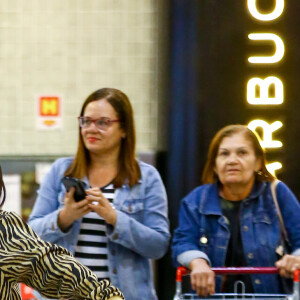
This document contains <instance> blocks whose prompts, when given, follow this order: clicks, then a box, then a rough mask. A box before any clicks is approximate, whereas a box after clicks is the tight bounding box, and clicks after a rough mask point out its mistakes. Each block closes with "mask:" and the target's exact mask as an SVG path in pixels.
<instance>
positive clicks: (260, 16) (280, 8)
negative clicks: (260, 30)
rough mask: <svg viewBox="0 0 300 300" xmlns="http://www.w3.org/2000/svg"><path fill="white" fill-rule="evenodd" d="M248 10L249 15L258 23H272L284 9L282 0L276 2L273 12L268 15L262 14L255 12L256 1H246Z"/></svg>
mask: <svg viewBox="0 0 300 300" xmlns="http://www.w3.org/2000/svg"><path fill="white" fill-rule="evenodd" d="M247 4H248V9H249V11H250V13H251V15H252V16H253V17H254V18H255V19H257V20H260V21H272V20H275V19H277V18H278V17H279V16H280V15H281V14H282V12H283V9H284V0H276V4H275V8H274V10H273V11H272V12H271V13H269V14H262V13H260V12H259V11H258V10H257V7H256V0H248V1H247Z"/></svg>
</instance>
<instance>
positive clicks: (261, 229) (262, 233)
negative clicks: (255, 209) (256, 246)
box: [253, 212, 272, 246]
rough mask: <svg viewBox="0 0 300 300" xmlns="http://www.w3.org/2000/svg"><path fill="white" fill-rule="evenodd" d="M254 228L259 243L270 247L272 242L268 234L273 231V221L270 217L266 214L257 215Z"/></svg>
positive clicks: (254, 219)
mask: <svg viewBox="0 0 300 300" xmlns="http://www.w3.org/2000/svg"><path fill="white" fill-rule="evenodd" d="M253 226H254V234H255V236H256V237H257V239H258V241H259V243H260V244H261V245H265V246H266V245H268V244H269V242H270V241H269V240H268V238H266V237H268V236H269V234H268V233H269V231H270V230H272V228H271V227H272V221H271V219H270V217H269V216H268V215H267V214H266V213H264V212H262V213H258V214H256V215H255V216H253Z"/></svg>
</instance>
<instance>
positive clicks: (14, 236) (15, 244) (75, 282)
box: [0, 211, 124, 300]
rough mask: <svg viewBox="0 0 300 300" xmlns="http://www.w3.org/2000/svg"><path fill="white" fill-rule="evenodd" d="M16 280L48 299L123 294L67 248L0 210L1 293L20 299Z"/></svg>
mask: <svg viewBox="0 0 300 300" xmlns="http://www.w3.org/2000/svg"><path fill="white" fill-rule="evenodd" d="M19 282H23V283H25V284H26V285H28V286H30V287H32V288H34V289H36V290H38V291H39V292H40V293H41V294H42V295H43V296H45V297H48V298H67V299H74V300H75V299H78V300H79V299H81V300H83V299H95V300H107V299H110V298H111V297H114V296H120V297H121V298H122V299H124V296H123V295H122V293H121V292H120V290H119V289H117V288H116V287H114V286H112V285H111V284H110V282H109V281H108V280H102V281H100V282H98V281H97V277H96V276H95V275H94V274H93V273H92V272H91V271H90V270H89V269H88V268H87V267H85V266H83V265H82V264H81V263H79V262H78V261H77V260H76V259H75V258H74V257H73V256H72V255H71V254H70V253H69V252H68V251H67V250H66V249H64V248H62V247H59V246H57V245H55V244H51V243H48V242H44V241H43V240H41V239H40V238H39V237H38V236H37V235H36V234H35V232H34V231H33V230H32V229H31V228H30V227H29V226H28V225H27V224H26V223H25V222H24V221H23V220H22V219H21V217H19V216H18V215H17V214H15V213H12V212H5V211H0V295H1V299H5V300H21V296H20V291H19Z"/></svg>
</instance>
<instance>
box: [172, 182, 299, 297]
mask: <svg viewBox="0 0 300 300" xmlns="http://www.w3.org/2000/svg"><path fill="white" fill-rule="evenodd" d="M276 194H277V198H278V199H277V200H278V203H279V206H280V209H281V213H282V217H283V219H284V223H285V227H286V231H287V234H288V238H289V241H290V243H291V246H292V251H293V254H295V255H300V221H299V220H300V219H299V218H300V204H299V202H298V200H297V199H296V197H295V196H294V195H293V193H292V192H291V191H290V190H289V188H288V187H287V186H286V185H285V184H284V183H283V182H280V183H279V184H278V185H277V189H276ZM227 224H228V221H227V219H226V218H225V217H224V216H223V215H222V209H221V207H220V200H219V192H218V185H217V184H206V185H202V186H200V187H198V188H196V189H195V190H193V191H192V192H191V193H190V194H189V195H187V196H186V197H185V198H184V199H183V200H182V204H181V208H180V212H179V226H178V228H177V229H176V230H175V233H174V239H173V243H172V256H173V260H174V262H175V264H177V265H178V264H181V265H184V266H186V267H188V266H189V264H190V262H191V261H192V260H193V259H195V258H204V259H206V260H207V261H208V262H209V263H210V265H211V266H212V267H221V266H224V265H225V258H226V252H227V246H228V242H229V238H230V232H229V227H228V225H227ZM240 226H241V228H240V229H241V236H242V243H243V249H244V253H245V259H246V261H247V265H248V266H253V267H254V266H274V264H275V262H276V261H277V260H278V258H279V257H278V255H277V254H276V248H277V246H278V245H279V244H280V240H281V233H280V222H279V219H278V216H277V211H276V207H275V204H274V201H273V198H272V194H271V189H270V183H266V182H263V183H255V185H254V187H253V189H252V191H251V193H250V195H249V196H248V197H247V198H245V199H244V200H243V201H242V204H241V207H240ZM201 237H205V238H206V239H205V238H202V239H201ZM251 280H252V284H253V287H254V290H255V292H256V293H278V292H283V291H281V290H280V284H279V277H278V276H277V275H252V276H251ZM220 284H221V282H220V278H217V279H216V291H217V292H219V291H220Z"/></svg>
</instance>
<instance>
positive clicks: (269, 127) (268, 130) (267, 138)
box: [248, 120, 282, 148]
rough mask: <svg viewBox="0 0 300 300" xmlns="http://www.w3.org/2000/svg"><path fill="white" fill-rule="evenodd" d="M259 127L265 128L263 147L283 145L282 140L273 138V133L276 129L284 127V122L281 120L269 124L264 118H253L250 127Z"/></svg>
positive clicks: (253, 129)
mask: <svg viewBox="0 0 300 300" xmlns="http://www.w3.org/2000/svg"><path fill="white" fill-rule="evenodd" d="M257 127H261V128H262V130H263V134H262V136H263V137H262V140H261V141H260V144H261V146H262V147H263V148H280V147H282V143H281V142H280V141H274V140H273V139H272V134H273V132H274V131H276V130H277V129H279V128H280V127H282V123H281V122H280V121H276V122H274V123H272V124H268V123H267V122H266V121H263V120H253V121H251V122H250V123H249V124H248V128H249V129H251V130H252V131H254V132H255V131H256V128H257Z"/></svg>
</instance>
